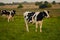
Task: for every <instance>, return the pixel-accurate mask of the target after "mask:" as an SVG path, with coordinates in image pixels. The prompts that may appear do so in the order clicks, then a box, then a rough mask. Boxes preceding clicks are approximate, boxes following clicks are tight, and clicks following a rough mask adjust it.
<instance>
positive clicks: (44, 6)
mask: <svg viewBox="0 0 60 40" xmlns="http://www.w3.org/2000/svg"><path fill="white" fill-rule="evenodd" d="M23 3H28V2H23ZM23 3H19V2H16V3H15V2H13V3H2V2H0V6H3V5H19V6H18V8H23ZM55 4H60V2H59V3H57V2H56V1H52V2H51V3H50V2H48V1H44V2H43V1H41V2H35V5H36V6H39V8H50V7H52V5H55Z"/></svg>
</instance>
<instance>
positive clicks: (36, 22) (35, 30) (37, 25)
mask: <svg viewBox="0 0 60 40" xmlns="http://www.w3.org/2000/svg"><path fill="white" fill-rule="evenodd" d="M37 29H38V22H36V29H35V31H36V32H37Z"/></svg>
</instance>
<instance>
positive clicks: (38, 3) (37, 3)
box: [35, 1, 43, 5]
mask: <svg viewBox="0 0 60 40" xmlns="http://www.w3.org/2000/svg"><path fill="white" fill-rule="evenodd" d="M42 3H43V2H42V1H41V2H36V3H35V5H40V4H42Z"/></svg>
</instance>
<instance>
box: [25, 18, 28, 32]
mask: <svg viewBox="0 0 60 40" xmlns="http://www.w3.org/2000/svg"><path fill="white" fill-rule="evenodd" d="M25 24H26V30H27V32H29V28H28V22H27V20H26V19H25Z"/></svg>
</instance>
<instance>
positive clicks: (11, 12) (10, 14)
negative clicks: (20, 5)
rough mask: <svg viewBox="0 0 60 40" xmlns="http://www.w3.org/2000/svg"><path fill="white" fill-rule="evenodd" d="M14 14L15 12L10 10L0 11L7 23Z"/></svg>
mask: <svg viewBox="0 0 60 40" xmlns="http://www.w3.org/2000/svg"><path fill="white" fill-rule="evenodd" d="M15 12H16V11H15V10H11V11H7V10H1V15H6V16H7V18H8V22H9V21H10V19H11V18H12V19H13V16H14V14H15Z"/></svg>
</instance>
